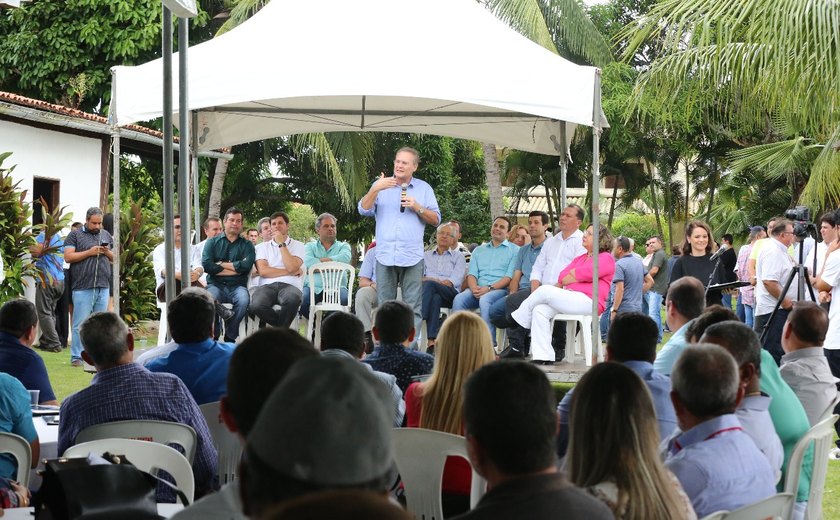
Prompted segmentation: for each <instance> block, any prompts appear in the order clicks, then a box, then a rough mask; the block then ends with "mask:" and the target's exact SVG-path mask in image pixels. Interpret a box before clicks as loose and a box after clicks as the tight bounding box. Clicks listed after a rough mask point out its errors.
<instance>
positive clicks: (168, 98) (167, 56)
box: [162, 6, 175, 304]
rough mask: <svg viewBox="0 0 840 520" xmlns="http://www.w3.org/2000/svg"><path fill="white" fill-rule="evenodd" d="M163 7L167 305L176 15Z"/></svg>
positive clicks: (171, 291) (171, 286) (171, 264)
mask: <svg viewBox="0 0 840 520" xmlns="http://www.w3.org/2000/svg"><path fill="white" fill-rule="evenodd" d="M162 7H163V16H162V19H163V22H162V31H163V35H162V41H163V49H162V51H163V52H162V54H163V129H162V130H163V242H164V252H165V255H164V257H165V258H166V280H165V282H164V285H165V290H166V303H167V304H168V303H169V302H171V301H172V298H174V297H175V244H174V242H175V225H174V223H173V221H172V217H173V216H174V212H173V211H172V210H173V208H172V202H173V200H172V194H173V193H174V192H175V186H174V182H173V178H172V156H173V154H172V137H173V136H172V12H171V11H170V10H169V8H167V7H166V6H162Z"/></svg>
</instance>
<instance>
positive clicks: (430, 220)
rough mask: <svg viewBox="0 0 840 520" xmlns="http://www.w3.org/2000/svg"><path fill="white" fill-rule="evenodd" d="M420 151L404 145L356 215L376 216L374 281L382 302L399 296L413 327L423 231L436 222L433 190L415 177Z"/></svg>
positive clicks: (420, 287)
mask: <svg viewBox="0 0 840 520" xmlns="http://www.w3.org/2000/svg"><path fill="white" fill-rule="evenodd" d="M419 165H420V154H419V153H418V152H417V150H415V149H414V148H409V147H403V148H400V149H399V150H398V151H397V155H396V157H395V158H394V175H393V176H392V177H386V176H385V174H384V173H383V174H380V176H379V179H377V180H376V182H374V183H373V185H372V186H371V188H370V191H368V192H367V194H366V195H365V196H364V197H362V200H360V201H359V214H360V215H362V216H364V217H376V285H377V294H378V296H379V305H380V306H381V305H382V304H383V303H384V302H386V301H388V300H395V299H396V298H397V286H400V287H402V297H403V300H404V301H405V302H406V303H407V304H408V305H410V306H411V307H412V308H413V309H414V326H415V330H420V324H421V323H422V321H423V317H422V313H421V309H422V303H423V281H422V280H423V229H424V228H425V227H426V224H430V225H432V226H437V225H438V224H439V223H440V208H438V203H437V199H436V198H435V192H434V190H432V187H431V186H429V184H428V183H426V182H424V181H421V180H420V179H415V178H414V172H415V171H417V167H418V166H419Z"/></svg>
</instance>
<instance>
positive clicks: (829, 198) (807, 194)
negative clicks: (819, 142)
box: [801, 127, 840, 210]
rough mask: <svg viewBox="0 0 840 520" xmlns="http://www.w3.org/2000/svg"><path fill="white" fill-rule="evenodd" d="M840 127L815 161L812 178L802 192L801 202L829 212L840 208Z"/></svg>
mask: <svg viewBox="0 0 840 520" xmlns="http://www.w3.org/2000/svg"><path fill="white" fill-rule="evenodd" d="M838 143H840V127H838V128H837V130H836V131H835V132H834V135H833V136H832V137H831V139H830V140H829V141H828V143H827V144H826V146H824V147H823V149H822V151H821V152H820V154H819V155H818V156H817V158H816V159H815V160H814V164H813V166H812V168H811V177H810V179H809V181H808V184H807V186H805V190H804V191H803V192H802V199H801V202H802V203H803V204H806V205H808V206H811V207H815V208H820V209H821V210H829V209H835V208H837V207H840V182H838V178H840V150H838V149H837V144H838Z"/></svg>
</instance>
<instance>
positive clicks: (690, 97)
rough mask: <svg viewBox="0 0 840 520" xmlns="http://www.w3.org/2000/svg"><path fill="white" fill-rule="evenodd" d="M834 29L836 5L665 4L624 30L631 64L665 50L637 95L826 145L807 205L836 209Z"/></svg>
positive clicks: (767, 0)
mask: <svg viewBox="0 0 840 520" xmlns="http://www.w3.org/2000/svg"><path fill="white" fill-rule="evenodd" d="M838 27H840V6H838V4H837V1H836V0H782V1H779V0H755V1H748V0H665V1H663V2H660V3H659V4H657V5H656V6H655V7H654V8H652V9H651V10H650V11H649V12H648V13H647V15H645V16H644V17H642V18H640V19H639V20H638V21H637V23H634V24H631V25H630V26H628V27H627V28H626V29H625V33H624V34H623V36H625V37H627V38H628V39H629V40H630V42H631V43H630V45H629V46H628V48H627V51H626V53H625V58H627V59H630V58H631V57H632V56H633V55H634V54H635V53H637V52H639V51H640V50H642V49H645V48H646V47H647V46H649V45H657V46H659V48H660V50H661V53H660V58H658V59H656V60H654V62H653V63H652V64H651V66H650V68H649V69H648V70H646V71H645V72H644V73H643V74H642V75H641V76H640V78H639V80H638V82H637V85H636V92H637V96H641V95H649V96H653V97H654V98H656V99H657V100H658V102H659V103H660V104H661V105H662V106H675V103H674V102H675V100H677V99H678V98H679V99H684V100H687V101H688V103H689V106H690V108H691V109H696V110H699V111H702V112H704V114H705V115H706V116H707V117H708V118H709V119H710V120H711V121H714V122H721V123H723V125H724V126H728V127H734V126H738V127H740V130H741V131H742V132H743V134H742V135H745V134H747V133H750V132H759V133H762V134H764V135H765V136H767V139H766V141H779V140H782V141H784V140H785V139H787V143H788V147H790V146H791V145H794V144H795V142H796V141H797V140H799V139H800V138H810V139H813V140H815V141H816V142H817V143H820V144H822V146H821V147H820V153H819V154H818V155H817V157H816V159H815V160H814V161H813V164H812V166H811V168H810V172H809V174H808V177H809V178H808V183H807V186H805V187H804V190H803V191H802V200H803V201H804V202H807V203H810V204H813V205H815V206H817V207H819V208H825V207H836V206H837V205H838V204H840V184H838V183H837V182H836V172H837V170H838V168H840V154H839V153H837V152H838V150H837V146H838V144H839V143H840V112H838V110H837V108H836V107H837V106H838V105H840V55H839V53H840V33H838V31H837V28H838ZM746 153H747V154H749V153H752V152H746ZM755 153H762V152H761V150H756V151H755Z"/></svg>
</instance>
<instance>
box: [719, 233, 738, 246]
mask: <svg viewBox="0 0 840 520" xmlns="http://www.w3.org/2000/svg"><path fill="white" fill-rule="evenodd" d="M720 239H721V240H723V241H724V242H726V243H727V244H729V245H730V246H731V245H732V241H733V240H735V237H733V236H732V233H724V235H723V236H722V237H720Z"/></svg>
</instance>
